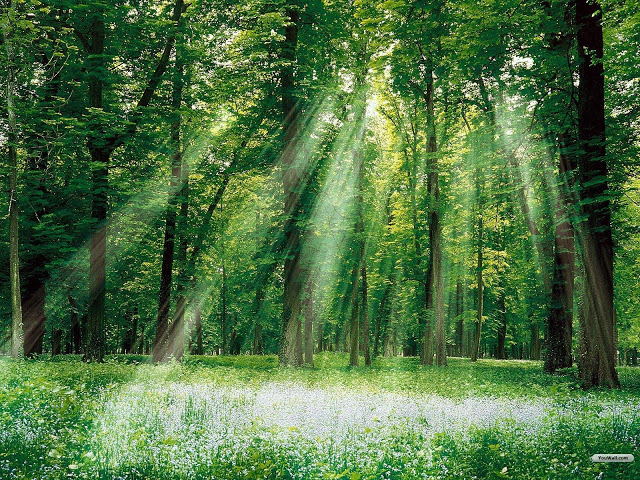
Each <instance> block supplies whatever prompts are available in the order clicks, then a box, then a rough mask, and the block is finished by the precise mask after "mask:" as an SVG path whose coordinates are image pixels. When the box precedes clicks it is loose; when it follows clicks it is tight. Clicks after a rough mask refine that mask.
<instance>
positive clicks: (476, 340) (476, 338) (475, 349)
mask: <svg viewBox="0 0 640 480" xmlns="http://www.w3.org/2000/svg"><path fill="white" fill-rule="evenodd" d="M482 233H483V232H482V214H481V213H480V214H479V215H478V263H477V266H476V279H477V286H478V288H477V290H478V291H477V295H478V298H477V303H478V305H477V315H476V328H475V333H474V335H473V346H472V348H471V361H472V362H475V361H476V360H478V353H479V349H480V335H481V333H482V308H483V304H484V298H483V297H484V280H483V264H482V247H483V245H482Z"/></svg>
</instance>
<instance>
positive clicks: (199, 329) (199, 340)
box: [194, 306, 204, 355]
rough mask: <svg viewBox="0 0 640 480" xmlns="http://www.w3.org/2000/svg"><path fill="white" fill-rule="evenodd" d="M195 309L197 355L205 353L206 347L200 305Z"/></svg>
mask: <svg viewBox="0 0 640 480" xmlns="http://www.w3.org/2000/svg"><path fill="white" fill-rule="evenodd" d="M195 310H196V311H195V317H196V319H195V324H196V325H195V331H196V348H195V351H194V353H195V354H196V355H203V354H204V349H203V347H202V313H201V311H200V307H199V306H197V307H196V309H195Z"/></svg>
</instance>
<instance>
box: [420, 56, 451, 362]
mask: <svg viewBox="0 0 640 480" xmlns="http://www.w3.org/2000/svg"><path fill="white" fill-rule="evenodd" d="M427 65H428V66H427V73H426V81H427V90H426V92H425V93H426V96H425V100H426V104H427V151H426V154H427V161H428V164H429V181H428V183H429V185H428V186H429V196H430V213H429V217H430V219H429V239H430V245H431V251H430V255H431V262H430V263H431V268H430V269H429V270H430V271H431V275H432V280H431V282H430V283H431V287H432V288H433V297H434V298H435V303H434V317H435V324H436V365H437V366H439V367H442V366H446V365H447V351H446V338H445V325H444V284H443V281H442V246H441V244H442V225H441V222H440V185H439V184H440V181H439V175H438V159H437V158H436V154H437V151H438V148H437V143H436V128H435V112H434V102H433V90H434V84H433V69H432V66H431V60H430V59H429V60H428V63H427ZM430 330H431V329H430V328H426V329H425V332H427V331H429V336H430V335H431V332H430ZM425 335H426V333H425ZM424 343H425V344H428V343H430V338H427V337H426V336H425V339H424ZM427 353H430V352H427ZM426 357H431V355H425V360H426V362H427V363H431V362H429V359H428V358H426Z"/></svg>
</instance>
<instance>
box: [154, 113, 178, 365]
mask: <svg viewBox="0 0 640 480" xmlns="http://www.w3.org/2000/svg"><path fill="white" fill-rule="evenodd" d="M171 142H172V143H173V146H174V154H173V156H172V162H171V179H170V181H169V201H168V204H167V209H166V212H165V228H164V244H163V247H162V269H161V275H160V292H159V295H158V317H157V320H156V336H155V341H154V343H153V361H154V362H162V361H165V360H167V356H168V354H169V308H170V306H171V283H172V276H173V257H174V253H175V236H176V218H177V211H176V209H177V204H178V193H179V191H180V185H181V178H182V173H181V168H182V155H181V152H180V143H179V142H180V122H179V121H174V122H173V123H172V125H171Z"/></svg>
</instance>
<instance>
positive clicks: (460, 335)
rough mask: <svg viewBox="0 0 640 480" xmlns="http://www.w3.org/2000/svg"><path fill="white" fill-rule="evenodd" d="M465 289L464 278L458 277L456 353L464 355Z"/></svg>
mask: <svg viewBox="0 0 640 480" xmlns="http://www.w3.org/2000/svg"><path fill="white" fill-rule="evenodd" d="M463 314H464V290H463V288H462V279H461V278H460V277H458V280H457V281H456V319H457V320H456V349H457V351H456V353H457V354H458V356H460V357H462V356H463V351H462V350H463V339H464V319H463Z"/></svg>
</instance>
